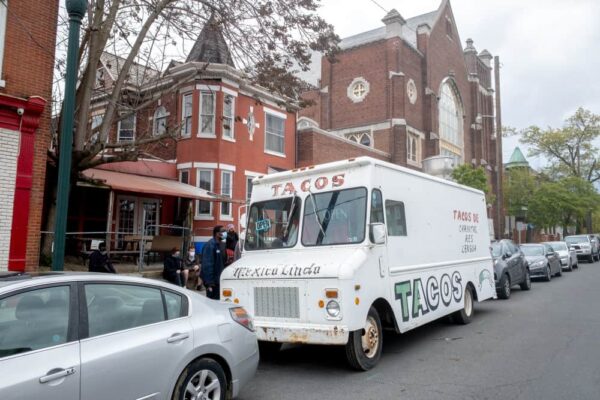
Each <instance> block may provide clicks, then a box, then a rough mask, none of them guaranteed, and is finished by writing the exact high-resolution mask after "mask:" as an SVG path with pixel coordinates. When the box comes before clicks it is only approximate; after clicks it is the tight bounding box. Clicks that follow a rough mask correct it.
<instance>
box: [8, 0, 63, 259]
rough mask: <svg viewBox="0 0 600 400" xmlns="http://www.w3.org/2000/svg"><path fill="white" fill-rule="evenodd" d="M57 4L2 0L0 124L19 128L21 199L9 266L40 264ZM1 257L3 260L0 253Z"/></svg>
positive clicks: (16, 209) (53, 0)
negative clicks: (20, 109) (3, 17)
mask: <svg viewBox="0 0 600 400" xmlns="http://www.w3.org/2000/svg"><path fill="white" fill-rule="evenodd" d="M58 3H59V1H58V0H48V1H43V2H40V1H37V0H18V1H8V2H7V3H6V4H7V6H8V13H7V20H6V33H5V41H4V59H3V65H2V76H1V77H0V79H1V80H2V81H4V87H2V88H0V97H2V99H0V128H7V129H11V130H13V131H17V132H18V131H20V132H21V136H20V153H19V159H18V161H17V163H18V168H17V177H16V196H17V198H19V201H17V200H16V199H15V204H14V213H13V217H14V218H13V224H12V229H13V234H12V239H13V240H12V244H11V256H10V259H11V261H10V263H9V268H11V269H19V270H22V269H33V268H36V267H37V264H38V258H39V239H40V227H41V217H42V216H41V214H42V204H43V197H44V182H45V174H46V155H47V150H48V146H49V143H50V140H51V134H50V112H51V111H50V107H48V106H46V107H45V108H44V105H45V103H46V101H49V100H50V98H51V95H52V79H53V68H54V49H55V41H56V22H57V17H58ZM0 7H4V4H3V5H0ZM0 45H1V44H0ZM32 99H35V100H34V101H33V102H32ZM18 108H22V109H23V113H22V114H19V113H18V112H17V109H18ZM42 110H43V113H42V114H41V116H40V113H41V112H42ZM3 167H4V166H3ZM3 191H4V186H3ZM15 218H16V219H15ZM16 238H17V239H18V240H15V239H16ZM17 245H18V247H15V246H17ZM21 246H22V247H21ZM0 259H2V261H4V259H3V256H1V255H0Z"/></svg>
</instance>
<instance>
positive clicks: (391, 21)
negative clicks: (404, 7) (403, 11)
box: [381, 8, 406, 38]
mask: <svg viewBox="0 0 600 400" xmlns="http://www.w3.org/2000/svg"><path fill="white" fill-rule="evenodd" d="M381 21H382V22H383V23H384V24H385V37H386V38H390V37H394V36H401V34H402V27H403V26H404V25H405V24H406V20H405V19H404V18H402V15H400V13H399V12H398V11H397V10H396V9H395V8H393V9H392V10H391V11H390V12H389V13H387V15H386V16H385V17H383V19H382V20H381Z"/></svg>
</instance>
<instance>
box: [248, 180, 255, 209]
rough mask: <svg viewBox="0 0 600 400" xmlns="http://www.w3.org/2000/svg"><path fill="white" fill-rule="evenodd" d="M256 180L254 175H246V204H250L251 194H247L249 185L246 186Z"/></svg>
mask: <svg viewBox="0 0 600 400" xmlns="http://www.w3.org/2000/svg"><path fill="white" fill-rule="evenodd" d="M254 179H256V176H254V175H246V204H250V195H251V193H249V192H250V191H249V190H248V188H249V187H250V185H248V183H249V182H250V183H252V181H253V180H254ZM252 188H254V184H253V185H252Z"/></svg>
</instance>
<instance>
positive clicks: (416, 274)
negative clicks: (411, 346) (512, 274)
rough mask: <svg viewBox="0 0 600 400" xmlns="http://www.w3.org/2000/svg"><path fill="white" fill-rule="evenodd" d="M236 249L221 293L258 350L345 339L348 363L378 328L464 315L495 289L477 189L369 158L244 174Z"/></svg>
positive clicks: (376, 354)
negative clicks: (241, 314) (242, 315)
mask: <svg viewBox="0 0 600 400" xmlns="http://www.w3.org/2000/svg"><path fill="white" fill-rule="evenodd" d="M244 248H245V252H244V255H243V257H242V258H241V259H240V260H238V261H237V262H236V263H234V264H233V265H231V266H230V267H228V268H226V269H225V271H223V274H222V277H221V299H222V300H225V301H232V302H236V303H240V304H242V305H243V306H244V307H246V308H247V309H248V310H249V311H250V313H251V314H252V315H253V316H254V324H255V327H256V334H257V336H258V339H259V341H261V342H260V343H261V346H262V347H263V349H270V350H273V349H278V348H279V346H280V345H281V343H313V344H330V345H345V346H346V355H347V358H348V361H349V363H350V364H351V365H352V366H353V367H354V368H356V369H359V370H368V369H370V368H372V367H373V366H375V364H376V363H377V362H378V360H379V358H380V355H381V349H382V338H383V336H382V328H390V329H393V330H395V331H396V332H398V333H402V332H406V331H408V330H410V329H413V328H415V327H417V326H420V325H423V324H425V323H427V322H430V321H433V320H435V319H438V318H440V317H442V316H445V315H452V318H453V320H454V321H456V322H458V323H468V322H469V321H470V319H471V317H472V315H473V302H474V301H483V300H486V299H489V298H492V297H495V296H496V291H495V285H494V272H493V265H492V258H491V254H490V239H489V230H488V219H487V212H486V201H485V197H484V194H483V193H482V192H481V191H478V190H475V189H472V188H469V187H465V186H461V185H458V184H455V183H453V182H449V181H446V180H443V179H439V178H435V177H433V176H430V175H426V174H423V173H419V172H415V171H412V170H409V169H406V168H402V167H399V166H397V165H393V164H390V163H386V162H382V161H378V160H375V159H372V158H369V157H360V158H356V159H351V160H345V161H339V162H333V163H329V164H323V165H318V166H314V167H307V168H300V169H297V170H294V171H290V172H281V173H276V174H272V175H267V176H262V177H259V178H257V179H255V181H254V186H253V190H252V199H251V204H250V206H249V207H248V211H247V223H246V239H245V245H244Z"/></svg>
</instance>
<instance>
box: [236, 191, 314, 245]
mask: <svg viewBox="0 0 600 400" xmlns="http://www.w3.org/2000/svg"><path fill="white" fill-rule="evenodd" d="M301 204H302V201H301V200H300V198H299V197H297V196H296V197H289V198H287V199H277V200H269V201H263V202H258V203H254V204H252V206H250V212H249V213H248V228H247V230H246V241H245V245H244V246H245V249H246V250H266V249H281V248H288V247H294V246H295V245H296V242H297V241H298V232H299V225H300V205H301Z"/></svg>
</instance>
